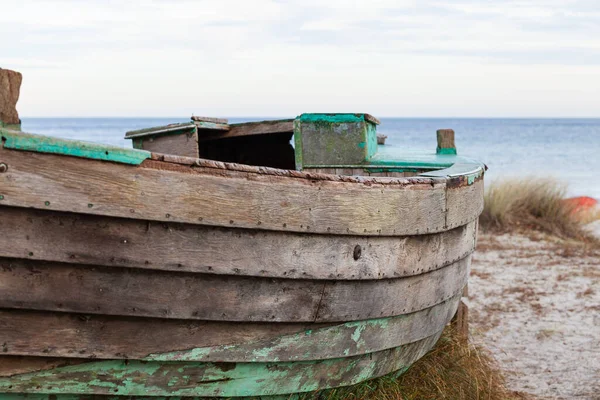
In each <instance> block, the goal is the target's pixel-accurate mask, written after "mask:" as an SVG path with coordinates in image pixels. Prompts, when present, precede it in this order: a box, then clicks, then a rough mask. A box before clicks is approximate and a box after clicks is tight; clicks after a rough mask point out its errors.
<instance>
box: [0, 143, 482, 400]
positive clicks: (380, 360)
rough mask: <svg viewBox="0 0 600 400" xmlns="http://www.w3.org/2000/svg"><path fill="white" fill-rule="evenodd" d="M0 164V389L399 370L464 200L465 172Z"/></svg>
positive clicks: (280, 379) (282, 390)
mask: <svg viewBox="0 0 600 400" xmlns="http://www.w3.org/2000/svg"><path fill="white" fill-rule="evenodd" d="M124 157H125V158H126V159H127V160H131V159H132V158H131V157H129V156H128V155H127V154H125V155H122V154H120V159H123V158H124ZM113 161H114V160H113ZM117 161H118V160H117ZM0 162H3V163H5V164H6V165H7V166H8V168H7V170H6V171H5V172H4V173H0V196H1V200H0V237H1V238H2V241H3V242H2V244H1V245H0V343H2V355H1V356H0V393H3V396H9V395H10V396H25V395H30V396H39V398H40V399H41V398H53V397H51V396H63V397H64V398H65V399H66V398H68V396H88V395H96V394H100V395H113V396H165V397H168V396H198V397H243V396H272V395H286V394H290V393H299V392H307V391H314V390H318V389H326V388H334V387H339V386H347V385H351V384H355V383H358V382H361V381H364V380H366V379H371V378H375V377H378V376H381V375H385V374H388V373H391V372H394V371H404V370H405V369H406V368H408V367H409V366H410V365H411V364H412V363H413V362H414V361H415V360H417V359H418V358H420V357H421V356H422V355H423V354H425V353H426V352H427V351H428V350H429V349H430V348H431V347H432V346H433V345H434V344H435V342H436V341H437V339H438V338H439V336H440V335H441V332H442V330H443V329H444V327H445V326H446V324H447V323H448V322H449V321H450V319H451V318H452V316H453V315H454V314H455V312H456V309H457V307H458V303H459V301H460V296H461V294H462V291H463V288H464V286H465V285H466V282H467V278H468V274H469V266H470V258H471V253H472V252H473V250H474V246H475V240H476V233H477V222H476V218H477V216H478V215H479V212H480V210H481V208H482V205H483V202H482V201H483V200H482V197H483V196H482V190H483V180H482V178H481V176H477V177H476V178H473V179H471V178H472V177H471V178H469V179H467V178H465V179H463V178H464V177H460V176H459V177H456V176H454V177H449V176H448V177H444V176H443V175H440V176H433V177H415V178H391V177H384V178H362V177H344V176H335V175H328V174H315V173H302V172H297V171H286V170H276V169H270V168H260V167H249V166H243V165H235V164H224V163H219V162H211V161H206V160H198V159H188V158H185V157H173V156H165V155H157V154H151V155H150V156H149V157H148V158H146V159H145V160H144V161H141V162H140V163H139V164H138V165H135V163H133V164H132V163H131V162H128V163H123V162H112V161H102V160H98V159H89V158H85V157H72V156H66V155H59V154H46V153H43V152H39V151H35V152H33V151H19V150H16V149H12V148H10V149H9V148H6V147H0ZM32 398H38V397H32ZM57 398H61V397H57Z"/></svg>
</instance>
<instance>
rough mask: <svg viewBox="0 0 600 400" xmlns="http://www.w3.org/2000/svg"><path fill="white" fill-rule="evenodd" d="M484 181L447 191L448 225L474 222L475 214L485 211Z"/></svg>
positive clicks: (476, 181) (449, 188) (450, 188)
mask: <svg viewBox="0 0 600 400" xmlns="http://www.w3.org/2000/svg"><path fill="white" fill-rule="evenodd" d="M483 192H484V183H483V179H477V180H475V182H473V184H471V185H468V186H460V187H452V186H448V187H447V190H446V210H447V214H446V218H447V224H449V225H452V224H453V223H457V222H458V223H459V224H461V225H462V223H467V222H468V221H473V219H472V218H473V213H475V214H476V215H479V214H481V212H482V211H483Z"/></svg>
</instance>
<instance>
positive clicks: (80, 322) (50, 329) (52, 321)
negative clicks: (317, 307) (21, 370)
mask: <svg viewBox="0 0 600 400" xmlns="http://www.w3.org/2000/svg"><path fill="white" fill-rule="evenodd" d="M459 300H460V295H457V296H455V297H453V298H451V299H449V300H447V301H445V302H442V303H440V304H437V305H435V306H433V307H431V308H428V309H425V310H421V311H417V312H415V313H411V314H406V315H402V316H398V317H390V318H379V319H372V320H366V321H356V322H349V323H345V324H339V325H330V324H314V323H311V324H285V323H266V324H265V323H260V324H258V323H227V322H209V321H185V320H168V319H154V318H121V317H107V316H95V315H73V314H66V313H53V312H36V311H19V310H1V311H0V338H1V340H2V342H3V343H2V353H3V355H5V356H35V357H66V358H92V359H129V360H132V359H144V360H147V361H211V362H280V361H301V360H322V359H329V358H340V357H348V356H354V355H360V354H366V353H372V352H374V351H381V350H385V349H389V348H392V347H397V346H400V345H403V344H407V343H411V342H414V341H417V340H420V339H423V338H425V337H427V336H430V335H432V334H434V333H436V332H438V331H440V330H441V329H443V327H444V326H445V325H446V324H447V323H448V322H449V321H450V319H451V318H452V316H453V315H454V314H455V313H456V309H457V305H458V301H459ZM173 338H177V340H173Z"/></svg>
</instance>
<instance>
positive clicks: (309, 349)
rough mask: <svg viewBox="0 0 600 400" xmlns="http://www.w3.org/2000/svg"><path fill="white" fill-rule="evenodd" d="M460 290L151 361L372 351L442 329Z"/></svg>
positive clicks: (254, 358) (331, 355) (310, 357)
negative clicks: (425, 302)
mask: <svg viewBox="0 0 600 400" xmlns="http://www.w3.org/2000/svg"><path fill="white" fill-rule="evenodd" d="M459 300H460V295H457V296H455V297H453V298H451V299H449V300H447V301H445V302H443V303H440V304H437V305H435V306H433V307H431V308H428V309H425V310H421V311H417V312H415V313H411V314H406V315H401V316H397V317H389V318H378V319H371V320H365V321H356V322H348V323H345V324H341V325H336V326H332V327H325V328H320V329H312V330H310V331H305V332H300V333H296V334H292V335H285V336H281V337H278V338H275V339H265V340H260V341H255V342H248V343H243V344H239V345H221V346H214V347H209V348H196V349H187V350H184V351H175V352H171V353H163V354H152V355H150V356H148V357H146V359H147V360H154V361H212V362H232V361H233V362H275V361H306V360H317V359H320V360H323V359H329V358H342V357H349V356H355V355H360V354H368V353H373V352H377V351H381V350H385V349H390V348H393V347H397V346H401V345H404V344H407V343H412V342H415V341H417V340H421V339H424V338H425V337H428V336H430V335H433V334H435V333H436V332H439V331H441V330H442V329H443V328H444V326H445V325H446V324H448V322H450V320H451V318H452V316H453V315H454V314H455V313H456V309H457V307H458V302H459Z"/></svg>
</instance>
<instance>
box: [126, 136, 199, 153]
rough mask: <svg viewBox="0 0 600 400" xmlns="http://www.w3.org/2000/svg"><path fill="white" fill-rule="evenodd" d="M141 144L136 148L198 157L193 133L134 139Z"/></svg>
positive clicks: (196, 137)
mask: <svg viewBox="0 0 600 400" xmlns="http://www.w3.org/2000/svg"><path fill="white" fill-rule="evenodd" d="M134 141H136V142H141V145H138V144H136V146H139V147H136V148H140V149H143V150H147V151H153V152H158V153H165V154H176V155H179V156H185V157H198V133H197V132H196V131H195V130H194V131H188V132H181V133H180V134H174V133H172V134H168V135H162V136H154V137H143V138H138V139H134Z"/></svg>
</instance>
